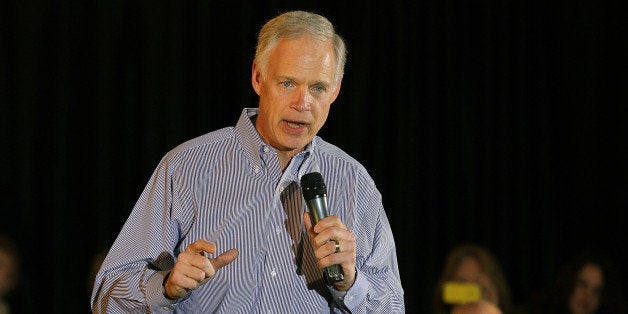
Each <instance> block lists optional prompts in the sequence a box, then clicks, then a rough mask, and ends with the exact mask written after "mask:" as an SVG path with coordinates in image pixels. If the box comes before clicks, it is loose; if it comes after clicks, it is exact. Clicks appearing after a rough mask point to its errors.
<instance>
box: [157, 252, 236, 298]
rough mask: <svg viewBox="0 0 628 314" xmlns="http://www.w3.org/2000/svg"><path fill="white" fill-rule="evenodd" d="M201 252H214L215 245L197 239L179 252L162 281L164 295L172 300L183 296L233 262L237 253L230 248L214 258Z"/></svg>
mask: <svg viewBox="0 0 628 314" xmlns="http://www.w3.org/2000/svg"><path fill="white" fill-rule="evenodd" d="M203 252H207V253H210V254H213V253H216V245H214V243H211V242H208V241H205V240H197V241H196V242H194V243H192V244H190V245H189V246H188V247H187V248H185V251H183V252H181V253H180V254H179V256H178V257H177V263H176V264H174V267H173V268H172V270H171V271H170V274H169V275H168V279H167V280H166V282H165V283H164V289H165V292H166V297H168V298H170V299H172V300H176V299H179V298H182V297H184V296H185V295H186V294H188V293H189V292H190V291H191V290H195V289H197V288H198V287H200V286H201V285H202V284H204V283H206V282H207V281H209V279H211V277H213V276H214V274H215V273H216V272H217V271H218V270H219V269H220V268H222V267H224V266H226V265H227V264H229V263H231V262H233V261H234V260H235V259H236V258H237V257H238V254H239V252H238V250H236V249H230V250H228V251H225V252H223V253H222V254H220V255H218V256H217V257H216V258H207V257H205V255H204V254H203Z"/></svg>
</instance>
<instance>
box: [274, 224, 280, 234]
mask: <svg viewBox="0 0 628 314" xmlns="http://www.w3.org/2000/svg"><path fill="white" fill-rule="evenodd" d="M275 233H276V234H280V233H281V227H279V226H277V227H276V228H275Z"/></svg>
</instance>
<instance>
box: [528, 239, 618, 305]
mask: <svg viewBox="0 0 628 314" xmlns="http://www.w3.org/2000/svg"><path fill="white" fill-rule="evenodd" d="M618 278H621V277H619V274H618V273H617V269H616V268H615V266H614V264H613V262H612V261H611V260H610V259H609V258H608V257H606V256H605V255H604V254H601V253H597V252H592V251H585V252H582V253H580V254H578V255H576V256H575V257H573V258H572V259H571V260H569V261H567V262H566V263H565V264H563V266H561V268H560V269H559V272H558V275H557V277H556V278H555V279H554V281H553V282H552V283H551V284H550V285H549V286H548V287H546V288H545V289H544V290H542V291H541V292H540V293H537V294H536V295H534V296H533V297H532V298H531V301H530V302H529V304H528V305H527V306H526V307H524V308H523V312H525V313H528V314H537V313H541V314H543V313H548V314H611V313H612V314H625V313H627V308H626V299H625V295H622V292H623V288H622V286H621V283H620V282H619V281H618Z"/></svg>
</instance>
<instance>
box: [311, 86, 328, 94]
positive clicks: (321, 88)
mask: <svg viewBox="0 0 628 314" xmlns="http://www.w3.org/2000/svg"><path fill="white" fill-rule="evenodd" d="M312 89H313V90H314V91H315V92H317V93H322V92H324V91H325V88H324V87H323V86H314V87H312Z"/></svg>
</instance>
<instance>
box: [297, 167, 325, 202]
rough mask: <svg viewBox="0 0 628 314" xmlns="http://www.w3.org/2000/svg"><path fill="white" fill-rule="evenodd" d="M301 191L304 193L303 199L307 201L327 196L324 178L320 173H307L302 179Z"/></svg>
mask: <svg viewBox="0 0 628 314" xmlns="http://www.w3.org/2000/svg"><path fill="white" fill-rule="evenodd" d="M301 190H302V191H303V198H305V199H306V200H311V199H313V198H315V197H321V196H324V195H326V194H327V187H326V186H325V182H324V181H323V176H321V174H320V173H318V172H310V173H306V174H304V175H303V176H302V177H301Z"/></svg>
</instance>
